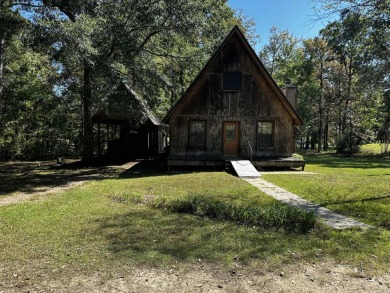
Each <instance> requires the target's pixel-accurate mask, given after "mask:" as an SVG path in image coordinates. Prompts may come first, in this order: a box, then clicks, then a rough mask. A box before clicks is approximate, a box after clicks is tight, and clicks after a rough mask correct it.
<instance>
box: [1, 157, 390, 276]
mask: <svg viewBox="0 0 390 293" xmlns="http://www.w3.org/2000/svg"><path fill="white" fill-rule="evenodd" d="M305 159H306V160H307V161H308V166H307V170H308V171H314V172H317V173H318V175H266V176H265V177H266V178H267V179H269V180H270V181H273V182H275V183H280V184H281V185H284V186H285V187H286V188H289V189H294V191H295V192H297V193H298V194H301V195H303V196H305V197H308V198H310V197H311V199H313V200H314V199H316V198H314V197H312V196H313V195H311V194H312V193H311V192H309V191H315V190H321V192H323V193H324V192H325V191H327V192H328V194H327V199H326V200H324V202H325V201H337V203H333V204H327V206H328V207H330V208H333V207H335V208H336V207H341V206H344V205H345V207H344V208H339V209H338V211H340V212H342V213H344V214H348V215H351V214H354V213H355V212H357V211H359V213H361V214H362V216H361V217H358V218H359V219H360V220H367V222H369V223H370V224H373V225H375V226H380V224H381V223H382V222H383V217H376V216H375V217H374V216H372V215H371V216H369V215H370V214H371V212H367V211H365V209H361V210H360V209H358V208H357V207H355V204H357V203H353V202H352V203H351V202H350V203H348V204H347V203H345V204H342V203H341V201H345V200H346V199H349V197H348V198H344V197H346V196H347V195H348V194H350V193H351V192H352V191H353V192H354V191H356V190H361V191H360V193H359V194H360V196H363V195H364V194H365V193H364V188H363V186H366V185H368V183H367V182H370V184H372V183H373V182H372V181H370V180H377V181H375V182H376V183H375V184H376V185H378V186H372V187H375V188H376V190H377V191H378V192H379V191H381V192H387V194H388V191H389V187H388V184H387V185H386V184H385V183H383V184H379V183H380V182H382V181H383V179H385V178H388V177H386V176H389V175H388V173H389V171H388V170H389V169H388V168H389V162H388V161H386V160H385V161H383V160H380V159H378V160H377V161H372V160H370V159H368V158H359V159H356V160H355V159H351V158H348V159H347V158H341V157H334V156H330V155H326V156H314V155H313V156H309V157H306V158H305ZM142 174H144V175H147V177H141V175H142ZM348 174H349V175H348ZM386 174H387V175H386ZM348 178H350V179H348ZM351 178H358V180H357V181H355V180H354V179H351ZM375 178H377V179H375ZM325 180H327V182H328V183H329V184H328V186H326V184H325V183H326V182H325ZM363 180H366V181H365V182H366V183H365V184H361V183H359V182H362V181H363ZM351 181H353V182H355V183H353V184H352V183H349V184H347V183H346V182H351ZM334 183H335V185H334ZM352 185H353V186H352ZM332 186H334V187H332ZM370 186H371V185H370ZM386 186H387V188H386ZM335 190H336V191H337V192H335ZM338 190H341V191H338ZM298 191H299V192H298ZM194 196H202V198H205V199H207V200H209V201H213V200H218V201H221V202H224V203H229V204H234V205H238V206H239V205H249V206H262V207H265V208H266V207H272V206H275V205H280V204H279V203H277V202H276V201H275V200H274V199H272V198H270V197H268V196H266V195H265V194H263V193H261V192H260V191H259V190H258V189H256V188H255V187H253V186H251V185H249V184H248V183H246V182H245V181H243V180H241V179H239V178H237V177H235V176H232V175H229V174H226V173H224V172H199V173H188V174H176V175H169V176H168V175H165V174H161V173H158V172H155V171H150V170H149V171H147V170H145V169H144V170H142V169H137V168H133V169H130V171H127V172H124V173H122V174H120V175H119V178H117V179H108V180H101V181H92V182H89V183H87V184H86V185H84V186H81V187H78V188H75V189H72V190H69V191H67V192H62V193H58V194H56V195H51V196H49V197H47V199H45V200H43V201H35V202H28V203H23V204H16V205H12V206H5V207H0V251H2V253H1V254H0V264H1V266H2V268H5V270H3V271H10V272H12V271H15V270H16V271H22V272H36V274H43V275H44V274H49V275H50V276H51V277H53V278H57V277H58V278H67V277H68V276H69V275H74V274H77V272H83V273H88V272H95V271H96V270H100V271H101V270H108V271H111V270H113V269H114V268H120V267H123V266H157V267H168V266H172V265H182V266H187V265H188V266H191V265H192V264H194V263H198V262H199V260H201V261H202V262H208V263H213V264H215V265H220V266H223V267H226V266H227V265H230V264H232V263H235V262H239V263H241V264H246V265H248V266H253V267H265V266H266V267H269V266H274V267H276V266H280V265H283V264H285V263H296V262H318V261H322V260H324V259H330V260H335V261H340V262H344V263H349V264H353V265H357V266H359V267H364V268H365V269H372V270H379V271H380V270H386V268H388V263H389V262H390V256H389V253H388V251H390V241H389V239H390V232H389V229H388V228H384V227H377V228H374V229H369V230H360V229H351V230H347V231H337V230H333V229H330V228H327V227H325V226H323V225H318V226H316V227H315V228H314V229H312V230H311V231H310V232H309V233H307V234H297V233H286V232H284V231H283V230H278V231H275V230H271V231H268V230H265V229H263V228H261V227H259V226H256V225H254V226H252V225H249V226H248V225H239V224H237V223H235V222H234V221H226V220H215V219H212V218H210V217H207V216H205V215H200V216H199V215H193V214H185V213H184V214H183V213H176V212H173V211H170V210H169V209H164V208H163V209H161V208H155V207H153V205H150V204H149V203H153V202H155V201H156V200H157V199H158V198H165V199H167V200H172V201H174V200H176V199H185V198H189V197H194ZM319 198H322V197H321V196H320V197H319ZM376 201H379V202H380V205H379V206H378V207H375V208H374V206H375V204H374V203H375V202H376ZM363 203H364V204H365V205H367V206H366V207H365V208H372V209H373V210H372V211H373V212H374V211H376V212H377V209H379V207H381V209H382V208H384V207H386V205H387V207H388V199H380V200H370V201H366V202H363ZM348 205H349V206H352V208H350V209H349V208H348ZM351 211H352V212H351ZM383 212H384V213H385V214H384V216H385V218H386V217H388V214H389V212H388V211H386V210H385V209H384V211H383ZM45 272H46V273H45ZM47 272H49V273H47Z"/></svg>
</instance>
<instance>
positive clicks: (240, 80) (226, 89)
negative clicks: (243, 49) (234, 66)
mask: <svg viewBox="0 0 390 293" xmlns="http://www.w3.org/2000/svg"><path fill="white" fill-rule="evenodd" d="M227 74H237V75H238V76H239V82H240V85H239V87H238V88H225V80H226V77H225V76H226V75H227ZM241 89H242V72H241V71H225V72H224V73H223V78H222V90H223V91H224V92H238V91H240V90H241Z"/></svg>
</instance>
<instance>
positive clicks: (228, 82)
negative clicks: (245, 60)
mask: <svg viewBox="0 0 390 293" xmlns="http://www.w3.org/2000/svg"><path fill="white" fill-rule="evenodd" d="M241 76H242V74H241V72H224V74H223V90H224V91H239V90H240V89H241V80H242V78H241Z"/></svg>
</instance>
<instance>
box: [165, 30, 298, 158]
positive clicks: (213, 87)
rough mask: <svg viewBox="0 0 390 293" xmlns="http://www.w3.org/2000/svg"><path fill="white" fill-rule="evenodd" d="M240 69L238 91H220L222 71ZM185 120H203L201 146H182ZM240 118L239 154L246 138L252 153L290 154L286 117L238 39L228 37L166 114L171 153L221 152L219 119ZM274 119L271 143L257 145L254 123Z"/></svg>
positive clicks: (185, 135)
mask: <svg viewBox="0 0 390 293" xmlns="http://www.w3.org/2000/svg"><path fill="white" fill-rule="evenodd" d="M224 72H242V82H241V89H240V90H238V91H223V73H224ZM190 120H204V121H206V132H207V134H206V147H205V149H204V150H191V149H189V147H188V145H189V143H188V133H189V132H188V126H189V121H190ZM224 121H240V155H241V156H249V155H250V154H249V152H248V143H247V142H248V141H249V142H250V144H251V145H252V147H253V150H254V151H255V154H254V155H255V156H259V157H275V156H290V155H291V154H292V144H293V137H292V135H293V134H292V133H293V132H292V129H293V121H292V117H291V115H290V114H289V113H288V112H287V110H286V109H285V107H284V106H283V105H282V104H281V102H280V100H279V99H278V97H277V96H276V93H275V92H274V91H273V89H272V88H271V87H270V86H269V84H268V83H267V81H266V79H265V78H264V76H262V74H261V73H260V72H259V70H258V68H257V67H256V65H255V64H254V63H253V61H252V59H251V58H250V57H249V55H248V53H247V51H246V50H244V49H243V47H242V44H241V41H240V40H239V39H238V38H237V36H233V37H232V38H231V39H230V40H229V41H228V43H227V44H226V46H225V47H224V48H223V49H222V51H221V52H220V54H219V55H218V56H217V57H216V59H214V61H213V62H212V63H211V64H210V65H209V66H208V68H207V70H206V71H205V72H204V74H203V75H202V76H201V77H200V78H198V79H197V80H196V82H195V83H194V84H193V86H192V87H191V89H190V91H188V92H187V93H186V96H185V97H184V98H183V99H182V101H181V103H180V104H179V105H178V107H177V108H176V109H175V111H174V113H173V114H172V116H171V117H170V136H171V137H170V145H171V147H170V154H171V155H172V156H185V155H187V156H196V155H202V156H221V155H222V148H223V138H222V132H223V129H222V127H223V122H224ZM258 121H272V122H274V125H275V127H274V131H275V132H274V146H273V147H265V148H258V147H257V141H256V139H257V135H256V134H257V122H258Z"/></svg>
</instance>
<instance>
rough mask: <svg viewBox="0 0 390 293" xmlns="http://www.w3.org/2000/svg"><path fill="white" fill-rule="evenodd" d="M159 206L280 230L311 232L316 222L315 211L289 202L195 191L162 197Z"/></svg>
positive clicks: (174, 210) (177, 211)
mask: <svg viewBox="0 0 390 293" xmlns="http://www.w3.org/2000/svg"><path fill="white" fill-rule="evenodd" d="M149 204H151V205H152V206H153V207H155V208H162V209H166V210H169V211H172V212H176V213H186V214H193V215H197V216H202V217H208V218H211V219H216V220H219V221H223V220H226V221H233V222H236V223H238V224H241V225H255V226H260V227H262V228H264V229H266V230H276V231H277V230H280V229H283V230H284V231H286V232H294V233H303V234H305V233H308V232H309V231H310V229H312V228H313V227H314V225H315V223H316V218H315V216H314V214H313V213H312V212H310V213H306V212H305V211H303V210H301V209H299V208H296V207H291V206H287V205H272V206H271V207H267V208H263V207H261V206H253V205H245V204H233V203H228V202H224V201H220V200H214V199H210V198H207V197H205V196H200V195H195V196H189V197H184V198H179V199H175V200H171V201H167V200H165V199H164V198H159V199H158V200H156V201H154V202H153V203H151V202H149Z"/></svg>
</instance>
